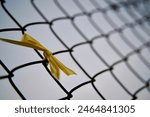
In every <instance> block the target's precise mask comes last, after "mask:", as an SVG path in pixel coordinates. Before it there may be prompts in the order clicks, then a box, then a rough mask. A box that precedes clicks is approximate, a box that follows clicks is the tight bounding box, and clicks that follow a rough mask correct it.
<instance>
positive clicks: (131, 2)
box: [0, 0, 150, 100]
mask: <svg viewBox="0 0 150 117" xmlns="http://www.w3.org/2000/svg"><path fill="white" fill-rule="evenodd" d="M30 1H31V5H32V6H33V8H34V9H35V10H36V11H37V13H39V15H40V16H41V17H42V18H43V19H44V22H32V23H29V24H26V25H24V26H22V25H21V24H20V23H19V22H18V21H17V19H15V17H13V15H12V14H11V13H10V12H9V10H8V9H7V8H6V7H5V2H7V0H6V1H5V0H0V2H1V6H2V8H3V10H4V11H5V12H6V14H7V15H8V16H9V17H10V19H12V20H13V21H14V22H15V23H16V25H17V26H18V28H7V29H0V32H6V31H7V32H8V31H21V32H22V34H24V33H25V31H26V28H27V27H28V26H33V25H39V24H46V25H49V29H50V30H51V31H52V32H53V34H54V35H55V36H56V38H57V39H58V40H59V41H60V42H61V43H62V45H64V46H65V48H66V50H61V51H58V52H55V53H53V54H54V55H55V54H61V53H65V52H67V53H69V54H70V56H71V58H72V59H73V61H74V62H75V63H76V64H77V65H78V66H79V68H80V69H81V70H82V71H83V72H84V73H85V75H86V76H87V77H88V78H89V80H88V81H86V82H84V83H81V84H79V85H78V86H76V87H74V88H73V89H71V90H70V91H67V89H66V88H65V86H63V85H62V84H61V83H60V82H59V81H57V80H56V79H55V78H54V77H53V76H52V75H51V73H50V71H49V69H48V68H47V66H46V64H45V62H46V60H43V56H42V55H41V54H40V53H39V52H38V51H37V50H35V52H36V53H37V54H38V55H39V56H40V57H41V59H42V60H40V61H33V62H29V63H25V64H23V65H20V66H16V67H15V68H13V69H12V70H10V69H9V68H8V67H7V66H6V65H5V63H3V61H1V60H0V63H1V66H2V67H3V68H4V69H5V70H6V72H7V73H8V75H4V76H0V80H2V79H8V80H9V82H10V84H11V85H12V87H13V88H14V89H15V91H16V92H17V93H18V95H19V96H20V97H21V98H22V99H26V97H25V96H24V95H23V94H22V92H21V91H20V90H19V88H18V87H17V86H16V85H15V83H14V82H13V77H14V74H13V73H14V72H15V71H16V70H19V69H20V68H23V67H27V66H30V65H35V64H43V66H44V67H45V69H46V71H47V72H48V73H49V74H50V75H51V76H52V78H53V79H54V80H55V82H56V83H57V84H58V85H59V86H60V87H61V89H62V90H63V91H64V92H65V93H66V97H60V99H68V100H69V99H71V98H72V97H73V94H72V93H73V92H74V91H76V90H77V89H79V88H80V87H82V86H85V85H87V84H91V85H92V87H93V89H94V90H95V92H96V93H97V94H98V95H99V96H100V98H101V99H104V100H105V99H106V98H105V95H103V94H102V93H101V92H100V91H99V90H98V89H97V87H96V85H95V84H94V83H95V82H96V79H97V76H99V75H101V74H102V73H105V72H110V73H111V75H112V77H113V78H114V79H115V80H116V82H117V83H118V84H119V85H120V86H121V87H122V88H123V89H124V90H125V92H126V93H127V94H128V95H130V96H131V99H138V97H137V95H138V93H140V92H141V91H142V90H144V89H147V90H148V91H149V92H150V90H149V87H150V76H149V78H148V79H149V80H147V81H146V80H144V78H142V76H140V74H139V73H138V72H137V71H136V70H135V69H134V68H133V67H132V66H131V65H130V63H129V61H128V60H129V58H130V57H131V56H132V55H135V54H136V55H137V56H138V57H139V59H140V60H141V61H142V62H143V64H144V65H145V66H146V67H147V68H148V69H149V70H150V63H149V61H147V60H146V59H145V57H144V56H143V55H142V54H141V51H142V50H143V49H145V48H148V50H149V52H150V39H149V41H147V40H145V38H144V37H142V35H140V34H139V33H138V32H137V30H136V29H135V27H136V26H140V28H141V29H142V30H143V31H144V32H145V33H146V34H147V35H149V36H150V22H149V21H150V13H149V12H148V11H147V9H146V8H145V7H144V5H145V4H150V0H124V1H120V2H118V1H117V2H115V3H114V2H112V1H111V0H106V1H105V2H106V3H107V4H108V7H106V8H102V7H101V6H100V4H99V3H98V1H96V0H90V3H91V4H92V5H93V6H94V7H95V9H94V10H91V11H87V10H86V9H85V8H84V6H83V5H82V4H81V3H80V0H73V2H74V4H75V5H76V6H77V7H78V8H79V9H80V10H81V11H82V12H81V13H78V14H74V15H73V16H70V15H69V13H68V12H67V11H66V10H65V9H64V8H63V6H62V5H61V4H60V2H59V0H53V2H54V3H55V4H56V6H57V7H58V8H59V9H60V10H61V11H62V13H63V14H64V15H65V16H64V17H58V18H55V19H53V20H51V21H49V20H48V19H47V18H46V17H45V16H44V14H43V13H42V12H41V11H40V9H39V8H38V7H37V6H36V4H35V0H30ZM43 2H44V1H43ZM139 5H143V9H144V8H145V9H144V10H145V13H143V12H141V10H139ZM120 8H123V9H126V10H127V13H128V15H129V16H131V17H132V18H133V22H129V21H128V19H126V17H125V16H123V15H122V14H120V13H119V10H120ZM131 9H132V10H131ZM110 10H112V11H114V12H115V13H116V15H117V17H118V18H119V19H120V20H121V21H122V22H124V25H122V26H120V27H118V26H117V24H116V22H114V21H112V20H111V18H110V17H109V16H108V15H107V12H108V11H110ZM95 13H102V15H103V17H104V18H105V20H106V21H107V22H108V24H109V25H110V26H111V27H112V28H113V30H111V31H109V32H108V33H104V31H103V29H102V28H101V27H99V26H98V25H97V23H96V22H95V21H94V20H93V18H92V16H93V15H94V14H95ZM137 14H138V15H139V16H141V17H140V18H139V17H138V16H137ZM80 16H86V17H87V18H88V21H89V22H90V23H91V25H92V26H93V27H94V28H95V29H96V30H97V31H98V32H99V35H97V36H95V37H93V38H91V39H89V38H88V37H87V36H86V35H85V34H84V33H83V32H82V30H80V27H79V26H77V25H76V23H75V19H76V18H77V17H80ZM60 20H70V21H71V24H72V26H73V27H74V28H75V30H76V31H77V32H78V33H79V34H80V35H81V36H82V37H83V38H84V39H85V41H84V42H81V43H78V44H75V45H73V46H72V47H68V46H67V44H65V42H64V41H63V40H62V39H61V37H59V34H57V32H55V30H54V29H53V25H54V23H55V22H56V21H60ZM145 23H146V25H148V26H145ZM127 28H129V29H130V30H131V31H132V33H133V34H134V36H135V37H136V38H137V39H138V40H139V41H140V42H141V43H142V45H141V46H140V47H138V48H137V47H135V46H134V45H133V44H132V43H131V42H130V39H128V37H126V35H124V34H123V33H122V32H123V31H124V30H125V29H127ZM115 33H117V34H119V35H120V37H121V38H122V41H124V43H125V44H127V45H128V47H129V48H131V49H132V50H133V51H131V52H130V53H128V54H127V55H125V56H124V55H123V54H122V53H121V52H120V50H118V49H117V48H116V47H115V45H114V44H113V43H112V40H110V38H109V37H110V36H111V35H112V34H115ZM101 38H105V39H106V41H107V43H108V44H109V46H110V47H111V48H112V50H114V51H115V52H116V53H117V54H118V55H119V56H120V58H121V59H120V60H118V61H116V62H115V63H113V64H112V65H109V64H108V62H107V61H106V60H105V59H104V58H103V57H102V56H101V55H100V54H99V53H98V52H97V50H96V49H95V47H94V46H93V42H94V41H95V40H97V39H101ZM85 44H88V45H89V46H90V48H91V50H92V51H93V52H94V53H95V55H96V56H97V57H98V58H99V59H100V60H101V61H102V62H103V63H104V64H105V65H106V66H107V69H105V70H102V71H99V72H98V73H96V74H95V75H94V76H92V77H91V76H90V75H89V73H88V72H87V71H86V70H85V69H84V68H83V67H82V65H81V64H80V63H79V62H78V60H76V58H75V57H74V55H73V52H74V51H73V50H74V48H77V47H79V46H82V45H85ZM120 63H125V64H126V66H127V67H128V69H129V70H130V71H131V72H132V73H133V74H134V75H135V76H136V78H137V80H140V81H141V82H142V83H143V84H144V85H143V86H142V87H141V88H139V89H137V90H136V91H135V92H134V93H131V91H129V90H128V89H127V87H126V86H125V85H124V84H123V83H122V82H121V81H120V80H119V78H117V76H116V75H115V74H114V72H113V69H114V66H116V65H118V64H120Z"/></svg>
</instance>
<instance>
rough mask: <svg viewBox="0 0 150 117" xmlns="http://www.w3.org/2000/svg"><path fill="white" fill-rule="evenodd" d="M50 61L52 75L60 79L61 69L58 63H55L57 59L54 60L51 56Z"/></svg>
mask: <svg viewBox="0 0 150 117" xmlns="http://www.w3.org/2000/svg"><path fill="white" fill-rule="evenodd" d="M48 61H49V63H50V71H51V73H52V75H53V76H54V77H55V78H56V79H57V80H59V76H60V70H59V67H58V66H57V64H56V63H55V61H53V59H52V58H51V57H49V58H48Z"/></svg>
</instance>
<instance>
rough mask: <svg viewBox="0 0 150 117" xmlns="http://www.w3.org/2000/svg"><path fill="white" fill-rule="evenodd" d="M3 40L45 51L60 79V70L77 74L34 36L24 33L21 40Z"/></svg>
mask: <svg viewBox="0 0 150 117" xmlns="http://www.w3.org/2000/svg"><path fill="white" fill-rule="evenodd" d="M0 40H1V41H4V42H7V43H11V44H16V45H20V46H25V47H29V48H34V49H37V50H40V51H43V55H44V58H45V59H46V60H47V61H48V64H49V65H50V71H51V73H52V75H53V76H54V77H55V78H56V79H57V80H59V77H60V70H62V71H63V72H64V73H65V74H66V75H72V74H76V73H75V72H74V71H73V70H71V69H69V68H68V67H66V66H65V65H64V64H63V63H61V62H60V61H59V60H58V59H57V58H56V57H55V56H54V55H53V54H52V52H51V51H49V50H48V49H46V48H45V47H44V46H43V45H42V44H40V42H38V41H37V40H35V39H34V38H33V37H31V36H30V35H28V34H26V33H25V34H24V35H23V37H22V39H21V41H15V40H10V39H5V38H0Z"/></svg>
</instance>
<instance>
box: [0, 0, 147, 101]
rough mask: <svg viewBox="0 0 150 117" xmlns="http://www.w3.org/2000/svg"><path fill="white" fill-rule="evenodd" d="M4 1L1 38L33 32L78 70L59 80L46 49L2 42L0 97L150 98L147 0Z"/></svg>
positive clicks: (0, 13) (62, 59) (0, 7)
mask: <svg viewBox="0 0 150 117" xmlns="http://www.w3.org/2000/svg"><path fill="white" fill-rule="evenodd" d="M0 3H1V5H0V37H1V38H8V39H12V40H20V39H21V37H22V35H23V33H28V34H29V35H31V36H32V37H34V38H35V39H37V40H38V41H39V42H40V43H41V44H42V45H44V46H45V47H46V48H47V49H49V50H50V51H52V52H53V54H54V55H55V56H56V57H57V58H58V59H59V60H60V61H61V62H62V63H64V64H65V65H66V66H68V67H69V68H71V69H72V70H74V71H75V72H76V73H77V75H72V76H66V75H65V74H64V73H63V72H61V76H60V80H59V81H57V80H55V79H54V78H53V77H52V76H51V75H50V73H49V66H47V67H46V68H45V66H44V65H43V64H42V63H44V61H43V59H42V58H41V57H40V56H42V52H37V51H35V50H34V49H31V48H26V47H21V46H17V45H12V44H8V43H5V42H0V59H1V66H0V99H2V100H3V99H4V100H6V99H17V100H20V99H28V100H33V99H40V100H41V99H45V100H49V99H50V100H51V99H73V100H79V99H80V100H87V99H89V100H96V99H97V100H101V99H112V100H117V99H119V100H121V99H127V100H128V99H150V90H149V88H150V86H149V85H150V83H149V80H150V46H149V45H150V22H149V19H150V8H149V6H150V0H5V1H3V0H0ZM38 61H39V62H38ZM27 63H29V64H28V65H25V66H24V64H27ZM30 63H31V64H30ZM19 66H20V67H19Z"/></svg>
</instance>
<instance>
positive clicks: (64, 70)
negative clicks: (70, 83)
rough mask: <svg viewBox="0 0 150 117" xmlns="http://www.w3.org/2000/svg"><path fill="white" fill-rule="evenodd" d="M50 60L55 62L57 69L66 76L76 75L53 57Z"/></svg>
mask: <svg viewBox="0 0 150 117" xmlns="http://www.w3.org/2000/svg"><path fill="white" fill-rule="evenodd" d="M52 59H53V60H54V61H55V62H56V64H57V65H58V67H59V68H60V69H61V70H62V71H63V72H64V73H65V74H66V75H73V74H76V73H75V72H74V71H73V70H71V69H69V68H68V67H66V66H65V65H64V64H62V63H61V62H60V61H59V60H58V59H57V58H56V57H55V56H53V55H52Z"/></svg>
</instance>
